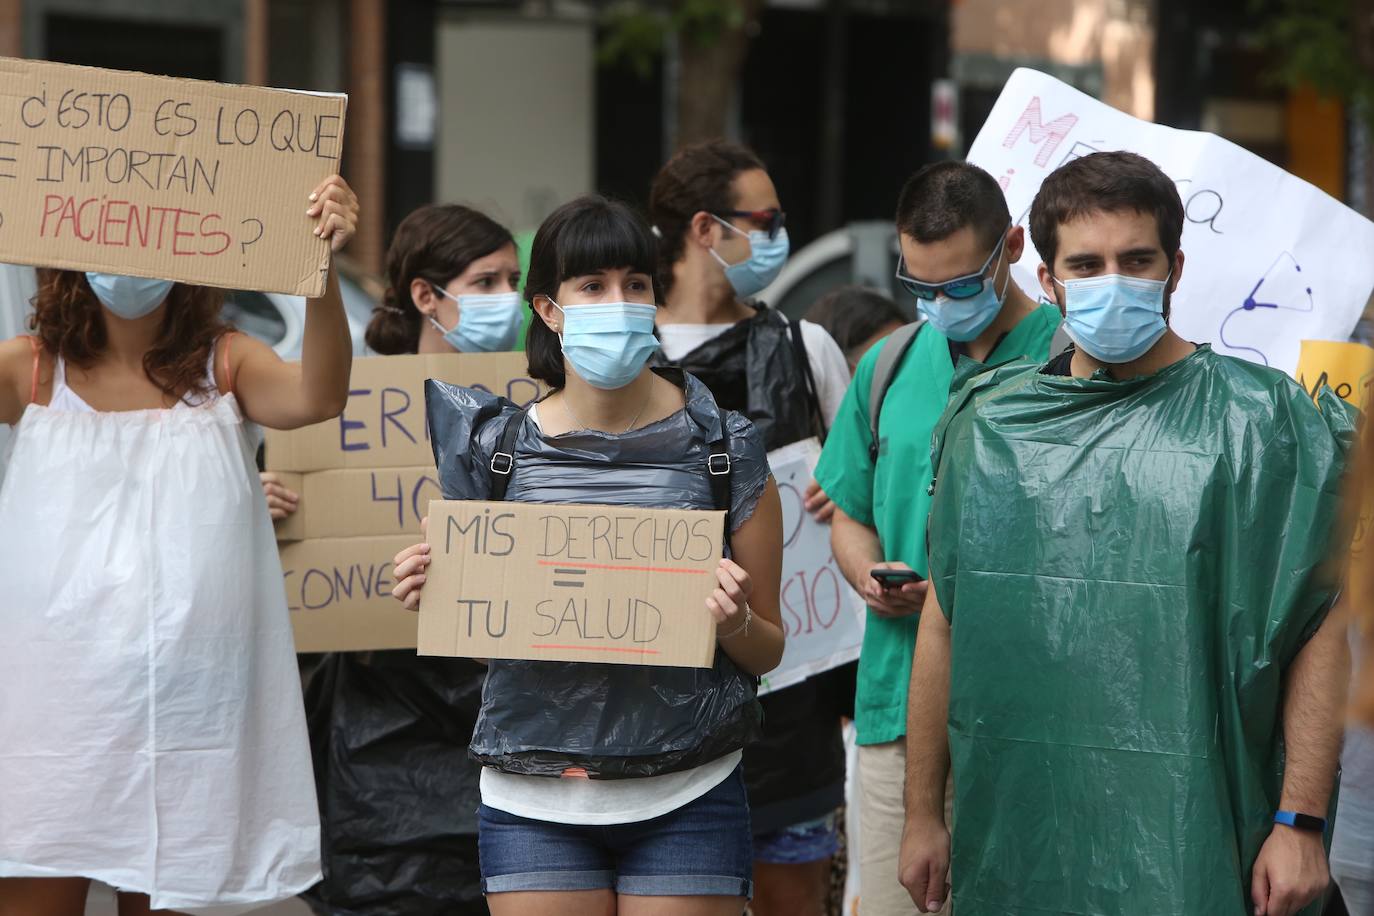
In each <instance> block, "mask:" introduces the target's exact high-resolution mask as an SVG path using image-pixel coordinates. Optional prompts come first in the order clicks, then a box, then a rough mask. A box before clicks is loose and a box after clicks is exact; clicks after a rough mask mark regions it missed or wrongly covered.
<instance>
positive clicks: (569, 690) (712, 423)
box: [425, 369, 769, 779]
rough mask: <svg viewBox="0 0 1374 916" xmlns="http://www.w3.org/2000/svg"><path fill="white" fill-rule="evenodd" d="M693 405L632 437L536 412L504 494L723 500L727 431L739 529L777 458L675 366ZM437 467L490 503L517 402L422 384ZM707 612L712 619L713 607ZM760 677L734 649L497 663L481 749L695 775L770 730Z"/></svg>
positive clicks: (606, 774)
mask: <svg viewBox="0 0 1374 916" xmlns="http://www.w3.org/2000/svg"><path fill="white" fill-rule="evenodd" d="M656 371H658V372H660V374H662V375H663V376H664V377H666V378H669V379H670V380H672V381H674V382H675V383H676V384H678V385H680V386H681V387H683V389H684V392H685V397H686V407H685V409H683V410H681V411H678V412H677V413H675V414H673V415H672V416H670V417H667V418H666V419H663V420H660V421H658V422H656V423H651V424H650V425H648V426H645V427H643V428H641V429H636V430H632V431H631V432H628V433H624V434H619V435H610V434H607V433H602V432H597V431H591V430H579V431H575V432H571V433H568V434H565V435H561V436H554V437H546V436H544V435H543V434H542V432H541V431H540V429H539V427H538V426H537V425H536V424H535V423H534V421H532V420H530V419H529V418H528V417H516V419H515V420H514V422H519V423H521V424H522V425H521V428H520V433H519V438H518V439H517V441H516V446H515V450H514V451H515V472H514V474H513V475H512V477H511V482H510V487H509V489H508V491H507V493H506V498H507V499H509V500H512V501H517V502H527V503H584V504H597V505H608V506H636V507H642V508H658V509H709V508H712V494H711V484H710V479H709V476H708V472H707V469H706V462H707V458H708V456H709V454H710V451H709V444H710V443H712V442H717V441H719V440H721V439H722V438H724V430H723V428H722V423H725V424H727V425H728V430H729V441H730V458H731V467H732V471H731V512H730V520H731V524H732V525H733V526H734V527H735V529H738V528H739V526H740V525H742V524H744V523H745V522H746V521H747V520H748V519H749V518H750V516H752V515H753V512H754V509H755V507H756V506H757V505H758V500H759V497H760V496H761V495H762V494H763V490H764V486H765V485H766V484H767V482H768V474H769V471H768V460H767V455H766V453H765V452H764V449H763V443H762V441H761V439H760V437H759V435H758V433H757V432H756V431H755V430H754V428H753V426H752V424H750V422H749V421H748V420H746V419H745V418H744V417H742V416H741V415H739V414H737V413H722V412H721V411H720V410H719V409H718V408H717V407H716V404H715V401H714V400H712V398H711V394H710V392H709V391H707V390H706V388H705V387H704V386H703V385H702V384H701V383H700V382H698V381H697V380H696V379H694V378H692V377H691V376H690V375H684V374H683V373H681V372H677V371H674V370H667V369H664V370H656ZM425 402H426V411H427V415H428V418H429V428H430V434H431V441H432V442H433V445H434V458H435V464H436V466H437V467H438V469H439V481H440V486H441V488H442V490H443V493H444V497H445V498H446V499H484V498H486V496H487V494H488V493H489V492H490V490H491V482H490V478H491V469H490V465H491V456H492V454H493V452H495V450H496V444H497V441H498V439H499V437H500V433H501V430H502V428H503V427H504V425H505V424H504V422H492V421H494V420H496V419H497V418H505V417H508V416H511V415H512V414H515V413H516V411H517V408H516V407H515V406H514V405H513V404H511V403H510V402H509V401H505V400H503V399H499V398H496V397H493V396H492V395H489V394H486V393H484V392H481V391H475V390H472V389H469V388H461V387H458V386H456V385H448V384H445V383H443V382H438V381H435V380H433V379H431V380H430V381H429V382H428V383H427V384H426V386H425ZM702 613H703V614H704V613H707V611H706V609H705V607H703V608H702ZM754 694H755V685H754V681H753V679H752V678H750V677H747V676H746V675H744V674H743V673H742V672H741V671H740V670H739V669H738V668H737V667H736V666H735V664H734V662H732V661H731V660H730V657H729V656H728V655H727V654H726V653H725V652H723V651H717V652H716V660H715V665H714V667H712V668H665V667H653V666H637V665H609V664H604V663H598V662H577V663H572V662H548V661H523V660H512V659H492V660H491V662H490V665H489V669H488V673H487V681H486V685H485V687H484V689H483V696H482V708H481V712H480V714H479V716H478V722H477V728H476V731H475V733H474V734H473V740H472V747H471V753H472V756H473V757H474V758H475V759H477V760H478V761H480V762H481V763H483V764H486V765H488V766H493V767H496V768H498V769H500V770H503V771H505V772H510V773H519V774H523V775H534V776H559V775H561V774H562V772H563V770H564V769H566V768H568V767H582V768H585V769H586V770H587V773H588V775H589V776H591V777H592V778H594V779H595V778H624V777H635V776H650V775H658V774H661V773H669V772H673V771H676V770H685V769H688V768H690V767H693V766H698V765H700V764H704V763H707V762H708V761H711V760H714V759H716V758H717V757H720V756H722V755H724V754H726V753H730V752H732V751H735V750H738V749H740V748H742V747H743V746H744V745H745V744H748V743H749V742H751V741H753V740H755V739H756V738H757V737H758V734H759V723H760V718H761V717H760V712H759V704H758V700H757V699H756V698H755V695H754Z"/></svg>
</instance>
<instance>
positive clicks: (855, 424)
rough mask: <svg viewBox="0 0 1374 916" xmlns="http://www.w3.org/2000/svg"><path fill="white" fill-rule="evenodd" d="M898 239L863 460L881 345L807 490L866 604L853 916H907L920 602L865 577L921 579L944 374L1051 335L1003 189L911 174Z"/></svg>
mask: <svg viewBox="0 0 1374 916" xmlns="http://www.w3.org/2000/svg"><path fill="white" fill-rule="evenodd" d="M897 230H898V233H899V236H900V242H901V248H902V261H901V266H900V268H899V270H898V276H899V277H900V278H902V281H903V284H904V285H905V286H906V287H907V289H909V290H910V291H911V292H912V293H913V294H914V295H915V297H916V302H917V305H918V307H919V309H920V312H921V317H922V318H923V319H924V324H923V325H922V326H921V327H920V330H919V331H918V332H917V334H916V336H915V339H914V340H913V341H912V343H911V345H910V348H909V349H908V350H907V351H906V353H905V355H904V357H903V358H902V359H901V361H900V362H899V363H898V364H897V366H896V369H895V373H894V374H893V375H892V377H891V385H890V388H888V390H887V392H886V396H885V397H884V398H883V400H882V405H881V412H880V413H879V418H878V442H877V449H876V459H875V458H874V456H873V449H872V446H873V435H872V431H871V422H870V413H869V404H870V397H871V395H872V391H871V388H872V386H873V378H874V370H875V366H876V365H877V363H878V359H879V353H880V351H881V350H882V349H883V347H884V345H885V343H886V341H883V342H879V343H878V344H876V345H875V346H874V347H873V349H871V350H870V351H869V352H868V354H867V355H866V356H865V357H864V358H863V360H862V361H860V363H859V366H858V369H857V371H856V372H855V375H854V381H853V384H851V385H850V387H849V392H848V393H847V394H846V395H845V400H844V402H843V404H842V405H841V407H840V411H839V414H838V415H837V416H836V418H835V422H834V425H833V426H832V427H831V430H830V435H829V438H827V440H826V443H825V450H824V451H823V453H822V454H821V459H820V463H819V465H818V466H817V468H816V481H817V483H819V484H820V487H821V489H822V490H824V491H825V493H826V495H828V496H829V497H830V498H831V499H832V500H833V501H834V503H835V506H836V511H835V516H834V521H833V524H832V528H831V546H832V549H833V550H834V553H835V557H836V559H837V560H838V561H839V564H840V568H841V569H842V570H843V572H844V575H845V578H847V579H848V580H849V582H850V584H851V585H853V586H854V588H855V589H857V590H858V591H859V593H860V594H861V595H863V596H864V599H865V600H866V601H867V603H868V621H867V627H866V630H865V633H864V643H863V649H862V653H861V654H860V656H859V681H858V695H857V698H856V704H855V716H856V726H857V731H858V744H859V786H860V822H861V824H862V825H863V826H862V835H861V837H860V839H859V848H860V855H859V874H860V885H861V886H860V894H861V896H862V899H863V910H864V913H865V916H892V914H899V913H901V914H905V913H912V912H914V909H915V908H914V906H913V905H912V902H911V898H910V897H909V896H908V895H907V893H906V891H905V890H904V889H903V888H902V886H901V884H900V883H899V882H898V876H897V849H898V845H899V843H900V840H901V832H902V821H903V816H902V778H903V773H904V769H905V758H906V750H905V744H904V743H903V740H902V738H903V736H904V735H905V733H906V697H907V682H908V680H909V678H910V674H911V659H912V647H913V645H914V644H915V640H916V624H917V620H918V614H919V612H920V609H921V604H922V601H923V600H924V598H925V589H926V586H925V582H924V581H914V582H908V583H906V584H903V583H901V582H896V581H894V582H892V584H891V585H890V586H889V587H885V586H884V585H883V584H882V583H880V582H879V581H878V580H876V579H874V578H873V576H872V572H873V571H874V570H879V571H882V570H888V571H897V570H906V571H914V572H915V573H916V574H919V575H920V576H921V577H924V576H925V574H926V537H925V532H926V513H927V511H928V509H929V505H930V496H929V494H928V493H927V490H928V489H929V487H930V483H931V468H930V442H931V432H932V430H933V429H934V427H935V423H936V420H937V419H938V418H939V417H940V414H941V412H942V411H943V410H944V408H945V404H946V403H947V402H948V400H949V393H950V385H951V382H952V380H953V379H954V375H955V366H956V364H958V363H960V362H961V361H962V362H963V363H964V365H965V371H967V370H968V369H969V368H970V367H971V366H974V365H975V364H976V363H989V364H993V363H1000V362H1005V361H1008V360H1013V359H1017V358H1021V357H1029V358H1031V359H1035V360H1039V361H1044V360H1045V359H1046V358H1048V356H1049V347H1050V340H1051V338H1052V337H1053V336H1054V331H1055V329H1056V327H1057V326H1058V325H1059V311H1058V310H1057V309H1056V308H1055V307H1054V306H1052V305H1048V304H1046V305H1037V304H1036V303H1035V302H1034V301H1032V300H1031V299H1030V298H1029V297H1028V296H1027V295H1026V294H1025V293H1024V292H1023V291H1022V290H1021V288H1020V287H1019V286H1017V284H1016V283H1015V282H1014V281H1013V280H1012V278H1011V265H1012V264H1013V263H1015V262H1016V261H1017V260H1018V259H1019V258H1020V257H1021V252H1022V250H1023V248H1024V247H1025V232H1024V230H1023V229H1022V228H1021V227H1019V226H1012V225H1011V216H1010V215H1009V213H1008V211H1007V204H1006V200H1005V198H1004V197H1003V195H1002V189H1001V188H1000V187H999V186H998V185H997V182H996V181H994V180H993V178H992V177H991V176H990V175H988V174H987V173H986V172H984V171H983V170H982V169H980V168H978V167H977V166H975V165H971V164H969V163H964V162H940V163H936V164H934V165H930V166H927V167H925V168H923V169H921V171H919V172H917V173H916V174H915V175H914V176H913V177H912V178H911V179H910V180H909V181H907V183H906V186H905V187H904V188H903V189H902V193H901V196H900V197H899V199H898V203H897ZM899 333H900V332H899ZM970 361H974V362H972V363H971V362H970Z"/></svg>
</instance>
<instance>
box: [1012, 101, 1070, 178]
mask: <svg viewBox="0 0 1374 916" xmlns="http://www.w3.org/2000/svg"><path fill="white" fill-rule="evenodd" d="M1077 123H1078V115H1076V114H1072V113H1070V114H1066V115H1060V116H1059V117H1057V118H1055V119H1054V120H1053V121H1051V122H1050V123H1048V124H1046V123H1045V120H1044V118H1043V117H1042V116H1041V114H1040V96H1038V95H1036V96H1031V100H1030V102H1029V104H1027V105H1026V110H1025V111H1023V112H1021V117H1019V118H1017V119H1016V123H1015V124H1013V125H1012V127H1011V130H1010V131H1009V132H1008V133H1007V139H1006V140H1004V141H1002V146H1003V147H1004V148H1006V149H1011V148H1012V147H1013V146H1015V145H1016V141H1017V140H1020V139H1021V136H1022V135H1023V134H1027V133H1029V134H1030V142H1031V143H1040V144H1043V145H1042V146H1041V147H1040V150H1039V152H1037V153H1036V154H1035V164H1036V165H1038V166H1040V167H1041V168H1042V169H1043V168H1044V167H1045V166H1046V165H1047V164H1048V163H1049V161H1050V157H1052V156H1053V155H1054V151H1055V150H1057V149H1058V148H1059V144H1061V143H1063V142H1064V139H1065V138H1066V137H1068V135H1069V132H1070V131H1072V130H1073V128H1074V125H1076V124H1077Z"/></svg>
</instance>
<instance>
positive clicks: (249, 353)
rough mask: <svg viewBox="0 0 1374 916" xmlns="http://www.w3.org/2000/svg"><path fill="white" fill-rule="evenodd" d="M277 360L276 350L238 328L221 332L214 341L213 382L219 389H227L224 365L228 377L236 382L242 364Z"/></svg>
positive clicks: (257, 363) (242, 366) (258, 363)
mask: <svg viewBox="0 0 1374 916" xmlns="http://www.w3.org/2000/svg"><path fill="white" fill-rule="evenodd" d="M264 359H267V360H271V361H273V362H277V361H278V357H277V354H276V351H275V350H273V349H272V348H271V347H269V346H268V345H267V344H265V343H263V342H262V341H261V340H258V339H257V338H256V337H253V336H252V335H251V334H246V333H244V332H243V331H239V330H230V331H228V332H226V333H224V334H221V335H220V337H219V340H217V341H215V382H216V384H218V385H219V388H220V391H227V390H229V384H228V383H229V379H226V378H225V377H224V367H225V366H226V365H228V367H229V377H230V379H233V380H234V382H235V383H237V381H238V379H239V376H240V374H241V371H240V370H242V369H243V368H244V366H248V365H261V364H262V360H264Z"/></svg>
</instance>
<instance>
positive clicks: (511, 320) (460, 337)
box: [429, 284, 525, 353]
mask: <svg viewBox="0 0 1374 916" xmlns="http://www.w3.org/2000/svg"><path fill="white" fill-rule="evenodd" d="M433 285H434V291H435V292H436V293H438V294H439V295H441V296H447V297H448V298H449V299H452V300H453V301H454V302H456V303H458V324H457V325H455V326H454V327H453V328H452V329H451V330H448V331H445V330H444V326H443V325H442V324H440V323H439V322H438V320H437V319H436V318H435V317H434V316H433V315H431V316H429V323H430V324H432V325H434V327H435V328H437V329H438V331H439V333H440V334H443V335H444V342H445V343H447V344H448V345H449V346H450V347H452V348H453V349H455V350H457V351H458V352H459V353H497V352H504V351H506V350H509V349H511V348H512V347H514V346H515V339H516V338H517V337H519V336H520V323H521V322H522V321H523V320H524V317H525V316H524V314H523V313H522V312H521V311H520V294H519V293H517V292H515V291H514V290H512V291H511V292H509V293H484V294H481V295H462V296H455V295H453V294H452V293H450V292H449V291H448V290H446V289H444V288H443V287H441V286H438V285H437V284H433Z"/></svg>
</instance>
